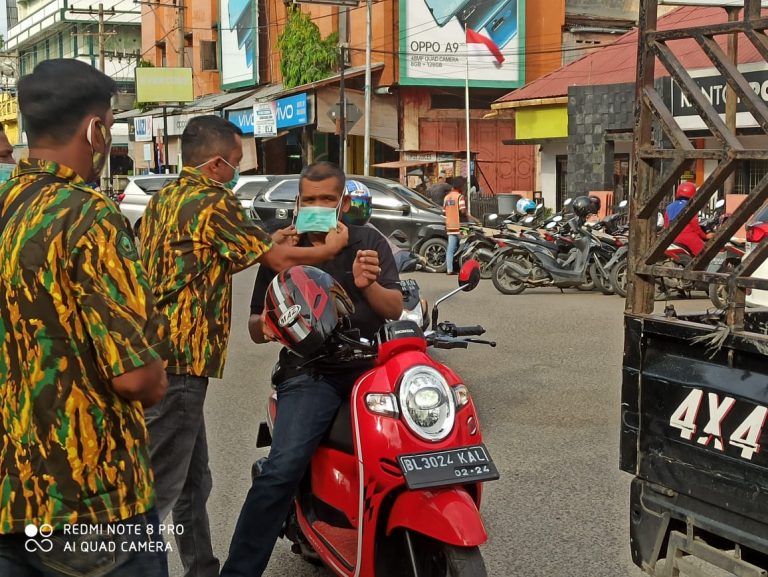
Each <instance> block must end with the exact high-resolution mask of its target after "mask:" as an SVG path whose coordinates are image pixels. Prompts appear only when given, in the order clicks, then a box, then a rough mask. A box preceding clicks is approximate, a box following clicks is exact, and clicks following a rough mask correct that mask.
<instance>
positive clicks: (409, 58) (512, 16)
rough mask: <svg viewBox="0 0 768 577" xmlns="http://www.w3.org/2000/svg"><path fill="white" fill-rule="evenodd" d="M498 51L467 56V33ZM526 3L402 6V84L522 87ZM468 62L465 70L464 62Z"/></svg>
mask: <svg viewBox="0 0 768 577" xmlns="http://www.w3.org/2000/svg"><path fill="white" fill-rule="evenodd" d="M467 28H469V29H470V30H473V31H474V32H476V33H477V34H480V35H481V36H483V37H485V38H486V39H488V40H490V41H491V42H492V43H493V44H495V46H496V47H498V49H499V50H500V51H501V53H502V54H503V56H504V61H503V62H502V63H501V64H498V63H497V61H496V59H495V58H494V57H493V56H492V55H491V53H490V52H489V53H488V54H487V55H486V54H482V53H480V52H473V49H472V48H470V52H469V56H468V54H467V44H466V32H465V31H466V29H467ZM524 53H525V0H400V71H401V79H400V82H401V84H409V85H422V86H463V85H464V82H465V78H466V76H467V75H469V81H470V82H469V83H470V86H476V87H500V88H517V87H520V86H522V85H523V84H524V82H525V75H524V66H525V58H524ZM468 57H469V66H467V60H468Z"/></svg>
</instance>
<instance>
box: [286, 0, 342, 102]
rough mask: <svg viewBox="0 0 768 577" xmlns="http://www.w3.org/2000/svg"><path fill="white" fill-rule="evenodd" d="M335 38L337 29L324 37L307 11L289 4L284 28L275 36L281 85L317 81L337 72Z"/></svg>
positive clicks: (336, 38) (337, 36)
mask: <svg viewBox="0 0 768 577" xmlns="http://www.w3.org/2000/svg"><path fill="white" fill-rule="evenodd" d="M338 42H339V35H338V34H337V33H336V32H334V33H333V34H330V35H329V36H328V37H327V38H325V39H323V38H322V37H321V36H320V29H319V28H318V27H317V25H316V24H315V23H314V22H312V20H311V19H310V17H309V15H307V14H305V13H304V12H302V11H301V10H300V9H299V8H297V7H295V6H294V7H292V8H289V11H288V21H287V22H286V25H285V29H284V30H283V31H282V32H281V33H280V36H278V38H277V46H278V48H279V49H280V56H281V58H280V71H281V72H282V73H283V86H284V87H285V88H293V87H294V86H300V85H302V84H308V83H310V82H316V81H318V80H322V79H324V78H327V77H328V76H330V75H331V73H333V72H336V70H337V69H338V65H337V54H338Z"/></svg>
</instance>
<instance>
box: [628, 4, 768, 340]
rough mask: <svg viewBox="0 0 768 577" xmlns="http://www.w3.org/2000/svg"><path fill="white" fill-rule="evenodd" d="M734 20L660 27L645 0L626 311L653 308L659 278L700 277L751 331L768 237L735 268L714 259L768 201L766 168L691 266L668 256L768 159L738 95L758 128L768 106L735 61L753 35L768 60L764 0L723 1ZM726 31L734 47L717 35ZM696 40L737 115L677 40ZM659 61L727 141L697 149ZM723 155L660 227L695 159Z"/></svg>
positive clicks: (739, 327)
mask: <svg viewBox="0 0 768 577" xmlns="http://www.w3.org/2000/svg"><path fill="white" fill-rule="evenodd" d="M723 9H724V10H727V12H728V21H727V22H724V23H721V24H712V25H707V26H700V27H691V28H681V29H675V30H658V29H657V20H658V2H657V0H642V1H641V4H640V19H639V47H638V63H637V64H638V65H637V85H636V103H637V104H636V108H635V139H634V146H633V153H634V161H635V174H636V178H637V181H636V186H635V193H634V198H633V202H632V203H631V207H630V222H631V231H632V233H631V234H632V236H631V243H630V256H629V267H630V268H629V271H630V274H629V287H628V291H627V302H626V312H627V313H628V314H636V315H645V314H650V313H651V312H653V306H654V292H655V286H654V285H655V281H654V278H656V277H664V278H677V279H683V280H687V281H693V282H696V281H698V282H703V283H718V284H725V285H727V287H728V293H729V298H728V301H729V307H728V310H727V311H726V314H725V315H724V319H723V320H724V321H725V323H726V324H727V326H728V327H729V328H730V329H731V330H732V331H736V332H738V331H743V330H744V312H745V305H744V302H745V295H746V290H747V289H749V288H760V289H768V280H764V279H757V278H752V277H751V276H750V275H751V274H752V273H753V272H754V271H755V269H756V268H757V267H758V266H759V265H760V264H761V263H762V262H763V261H764V260H765V258H766V257H767V256H768V243H765V242H764V243H761V244H760V245H759V246H758V247H757V248H756V249H755V250H753V251H752V252H751V253H749V254H748V255H747V256H746V257H745V259H744V260H743V261H742V264H741V266H740V267H738V268H737V269H736V270H734V271H733V272H732V273H731V274H727V273H712V272H707V271H706V267H707V263H708V262H709V261H710V260H711V259H712V258H713V257H714V256H715V255H717V253H718V252H719V251H720V249H721V248H722V247H723V246H724V245H725V243H726V242H727V241H728V240H729V239H730V238H731V236H732V235H733V234H734V233H735V232H736V231H737V230H738V229H739V228H740V227H741V226H743V225H744V224H745V223H748V222H749V221H750V219H751V217H752V216H753V215H754V214H755V212H756V211H757V210H759V209H760V207H761V206H762V205H763V204H764V203H765V202H766V200H768V175H766V176H765V177H763V178H762V179H761V180H760V181H759V182H757V183H756V184H755V186H754V187H752V190H750V191H749V194H748V195H747V197H746V198H745V200H744V202H743V203H742V204H741V205H740V206H739V207H738V209H737V210H735V211H734V213H733V214H732V215H731V216H730V217H729V218H728V220H727V221H726V222H725V223H724V224H723V225H722V226H720V228H719V229H718V230H717V232H716V233H715V236H714V238H712V239H711V240H709V241H707V243H706V245H705V248H704V250H703V251H702V252H701V253H700V254H699V255H698V256H697V257H696V258H694V259H693V261H692V262H691V263H690V264H689V265H688V266H687V267H686V268H684V269H683V268H676V267H671V266H666V265H664V264H663V263H661V261H663V259H664V252H665V250H666V249H667V248H668V247H669V246H670V244H671V243H672V242H673V241H674V239H675V237H676V236H677V235H678V234H679V233H680V232H681V230H682V229H683V227H684V226H685V225H686V223H687V222H689V221H690V220H691V218H692V217H694V216H695V215H696V214H697V213H698V212H699V211H700V210H702V208H704V207H705V206H706V205H707V204H708V203H710V202H711V200H712V199H713V197H715V195H716V194H717V193H718V191H719V190H721V189H722V187H723V185H724V183H726V181H727V179H728V178H729V177H731V178H733V176H734V175H735V171H736V170H737V169H738V168H739V166H740V164H741V163H742V162H743V161H745V160H767V159H768V149H766V148H759V149H758V148H754V147H751V148H750V147H748V146H745V145H744V144H743V142H742V140H741V139H740V138H739V135H738V134H737V133H736V126H735V124H736V123H735V110H736V104H735V103H736V99H735V98H733V95H736V96H737V97H738V99H739V101H740V102H741V104H742V106H743V107H744V108H745V109H746V110H747V111H748V112H749V113H750V114H751V115H752V116H753V117H754V119H755V121H756V123H757V125H758V126H759V127H760V129H761V130H762V131H763V132H764V133H765V134H766V135H768V106H766V103H765V102H764V101H763V100H762V99H761V98H760V95H758V94H756V93H755V91H754V90H753V88H752V87H750V84H749V82H748V81H747V80H746V79H745V78H744V75H743V74H742V73H741V72H740V71H739V70H738V69H737V65H736V63H735V58H734V53H735V46H736V45H737V40H736V39H737V37H738V36H743V37H744V38H746V39H747V40H748V41H749V42H751V43H752V44H753V45H754V47H755V49H756V50H757V51H758V53H759V54H761V55H762V57H763V58H764V59H765V61H766V62H768V34H766V30H767V29H768V18H767V17H763V15H762V13H761V7H760V1H759V0H745V1H744V2H743V8H742V7H733V3H731V4H729V6H728V7H723ZM718 37H721V40H722V37H725V38H726V45H727V47H726V49H723V47H722V46H721V45H720V44H719V43H718V41H717V38H718ZM681 39H693V40H695V42H696V43H697V44H698V46H699V47H700V48H701V50H702V51H703V52H704V54H706V55H707V57H708V58H709V59H710V60H711V61H712V65H713V67H715V68H716V69H717V70H718V71H719V72H720V74H721V75H722V77H723V79H724V80H725V81H726V82H727V85H728V91H729V93H728V96H730V98H728V101H729V106H730V107H731V115H730V118H729V116H728V110H726V119H725V120H724V119H723V118H721V116H720V115H719V114H718V113H717V111H716V110H715V108H714V107H713V105H712V104H711V103H710V102H709V100H708V99H707V97H706V96H705V95H704V94H703V93H702V91H701V89H700V88H699V86H698V85H697V84H696V82H695V80H694V78H693V77H692V76H691V74H690V73H689V71H688V70H686V68H685V67H684V66H683V65H682V63H681V60H680V58H679V56H678V55H677V54H676V53H675V49H674V48H675V47H674V45H675V41H676V40H681ZM657 62H658V63H660V64H661V65H662V66H663V67H664V68H665V69H666V70H667V72H668V73H669V75H670V76H671V77H672V79H673V80H674V81H675V82H676V83H677V85H678V86H679V88H680V89H681V91H682V93H683V94H684V95H685V97H686V98H687V99H688V101H689V102H690V103H691V105H692V106H694V107H695V109H696V110H697V111H698V114H699V115H700V117H701V119H702V120H703V122H704V124H705V125H706V127H707V130H708V131H709V133H710V134H711V136H712V137H714V138H715V139H716V140H717V141H718V143H719V146H718V147H717V148H709V149H707V148H704V149H702V148H696V147H695V146H694V144H693V142H692V141H691V139H690V138H689V137H688V136H687V135H686V134H685V133H684V131H683V130H682V128H681V127H680V126H679V124H678V123H677V122H676V120H675V118H674V117H673V114H672V112H671V111H670V108H669V107H668V106H667V104H666V103H665V102H664V100H663V99H662V96H661V94H660V93H659V91H658V90H657V88H656V84H655V81H656V79H657V78H656V75H655V68H656V63H657ZM698 159H703V160H709V161H716V162H717V166H716V167H715V169H714V170H712V171H711V173H710V174H709V175H708V176H707V177H706V180H705V181H704V183H703V184H702V186H701V187H700V188H699V191H698V192H697V194H696V196H695V197H694V198H693V199H692V201H691V202H690V203H689V204H688V206H687V207H686V208H685V210H684V211H683V212H682V213H681V214H680V215H679V217H678V218H677V219H676V220H675V221H674V222H673V223H672V225H671V226H670V228H668V229H666V230H664V231H662V232H661V233H660V234H659V233H658V232H657V228H656V226H657V225H656V219H657V213H658V210H659V207H660V204H661V203H662V201H663V200H664V198H665V197H666V196H667V195H668V194H669V193H670V192H671V190H672V189H673V188H674V186H675V185H676V184H677V182H678V180H679V179H680V177H681V175H682V174H683V172H684V171H685V170H686V168H687V167H688V166H689V165H690V164H691V162H692V161H696V160H698Z"/></svg>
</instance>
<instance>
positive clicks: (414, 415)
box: [254, 261, 499, 577]
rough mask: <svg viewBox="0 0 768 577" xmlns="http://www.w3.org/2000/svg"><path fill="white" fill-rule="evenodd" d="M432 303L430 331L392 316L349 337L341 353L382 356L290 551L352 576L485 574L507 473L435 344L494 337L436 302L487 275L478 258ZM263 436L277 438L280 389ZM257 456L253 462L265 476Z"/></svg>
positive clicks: (299, 507) (323, 455)
mask: <svg viewBox="0 0 768 577" xmlns="http://www.w3.org/2000/svg"><path fill="white" fill-rule="evenodd" d="M458 278H459V287H458V288H457V289H455V290H453V291H451V292H450V293H448V294H447V295H445V296H444V297H442V298H441V299H439V300H438V301H437V302H436V303H435V306H434V308H433V310H432V330H431V331H427V332H426V333H424V332H422V329H421V328H420V327H419V325H418V324H417V323H415V322H412V321H409V320H399V321H392V322H389V323H387V324H386V325H384V326H383V327H382V328H381V330H380V331H379V334H378V336H377V338H376V342H375V343H367V342H361V341H353V342H350V339H349V338H344V337H343V336H342V338H340V339H339V342H338V344H334V347H336V348H335V350H336V353H335V356H336V355H337V356H338V358H339V360H340V362H343V361H344V360H351V359H360V358H375V359H376V366H375V368H373V369H372V370H370V371H368V372H367V373H366V374H364V375H363V376H362V377H360V379H358V381H357V383H356V384H355V386H354V389H353V391H352V394H351V396H350V398H349V400H347V401H345V402H344V403H343V404H342V406H341V408H340V409H339V412H338V414H337V416H336V418H335V420H334V422H333V424H332V426H331V429H330V430H329V432H328V434H327V436H326V438H325V439H324V441H323V442H322V443H321V445H320V447H319V448H318V449H317V451H316V453H315V455H314V457H313V459H312V463H311V466H310V468H309V470H308V471H307V474H306V475H305V478H304V480H303V481H302V483H301V485H300V488H299V491H298V494H297V496H296V499H295V503H294V507H293V510H292V511H291V513H290V514H289V517H288V519H287V520H286V524H285V527H284V536H285V537H286V538H288V539H290V540H291V541H292V542H293V546H292V550H293V551H294V552H295V553H299V554H301V555H302V556H303V557H304V558H305V559H307V560H308V561H310V562H315V563H322V564H323V565H325V566H327V567H328V568H330V569H331V570H332V571H333V572H334V573H335V574H336V575H340V576H345V577H352V576H355V577H358V576H361V577H375V576H378V577H384V576H393V575H397V576H411V575H413V576H414V577H438V576H439V577H445V576H453V577H458V576H461V577H482V576H485V575H487V572H486V569H485V563H484V561H483V558H482V555H481V553H480V550H479V546H480V545H482V544H484V543H485V542H486V540H487V532H486V529H485V526H484V524H483V520H482V518H481V516H480V512H479V508H480V502H481V498H482V492H483V491H482V488H483V482H484V481H490V480H494V479H498V478H499V473H498V471H497V469H496V466H495V465H494V463H493V460H492V459H491V456H490V455H489V453H488V449H487V448H486V447H485V445H484V444H483V436H482V434H481V432H480V424H479V422H478V418H477V413H476V411H475V406H474V404H473V402H472V398H471V396H470V393H469V390H468V389H467V387H466V385H465V384H464V383H463V382H462V380H461V378H460V377H459V375H457V374H456V373H455V372H454V371H453V370H452V369H450V368H448V367H447V366H445V365H443V364H442V363H440V362H438V361H437V360H435V359H434V358H432V357H431V356H429V355H428V354H427V347H429V346H432V347H435V348H441V349H453V348H467V346H468V344H469V343H481V344H488V345H490V346H496V343H495V342H492V341H484V340H480V339H476V338H472V337H473V336H479V335H482V334H483V333H484V332H485V329H483V327H481V326H469V327H460V326H456V325H454V324H452V323H450V322H444V323H440V322H438V305H440V303H442V302H443V301H445V300H446V299H448V298H450V297H452V296H454V295H455V294H457V293H459V292H463V291H470V290H472V289H474V288H475V287H476V286H477V284H478V282H479V280H480V267H479V264H478V263H477V261H469V262H467V263H466V264H465V265H464V266H463V267H462V268H461V272H460V273H459V277H458ZM267 418H268V421H267V423H261V426H260V430H259V442H258V443H257V444H258V446H262V447H263V446H268V445H269V444H271V434H270V433H271V429H272V424H273V423H274V421H275V419H276V418H277V415H276V396H275V394H274V393H273V394H272V395H271V397H270V399H269V402H268V414H267ZM258 467H259V463H258V462H257V463H256V464H255V465H254V474H258Z"/></svg>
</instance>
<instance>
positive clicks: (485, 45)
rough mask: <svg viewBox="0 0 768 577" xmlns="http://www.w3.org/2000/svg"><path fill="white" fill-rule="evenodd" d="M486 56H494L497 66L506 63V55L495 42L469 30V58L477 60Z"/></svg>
mask: <svg viewBox="0 0 768 577" xmlns="http://www.w3.org/2000/svg"><path fill="white" fill-rule="evenodd" d="M484 56H486V57H487V56H493V57H494V58H495V59H496V65H497V66H501V63H502V62H504V55H503V54H502V53H501V50H499V47H498V46H496V43H495V42H494V41H493V40H491V39H490V38H488V37H487V36H483V35H482V34H480V33H479V32H475V31H474V30H472V29H471V28H467V57H473V58H475V59H477V58H482V57H484Z"/></svg>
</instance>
